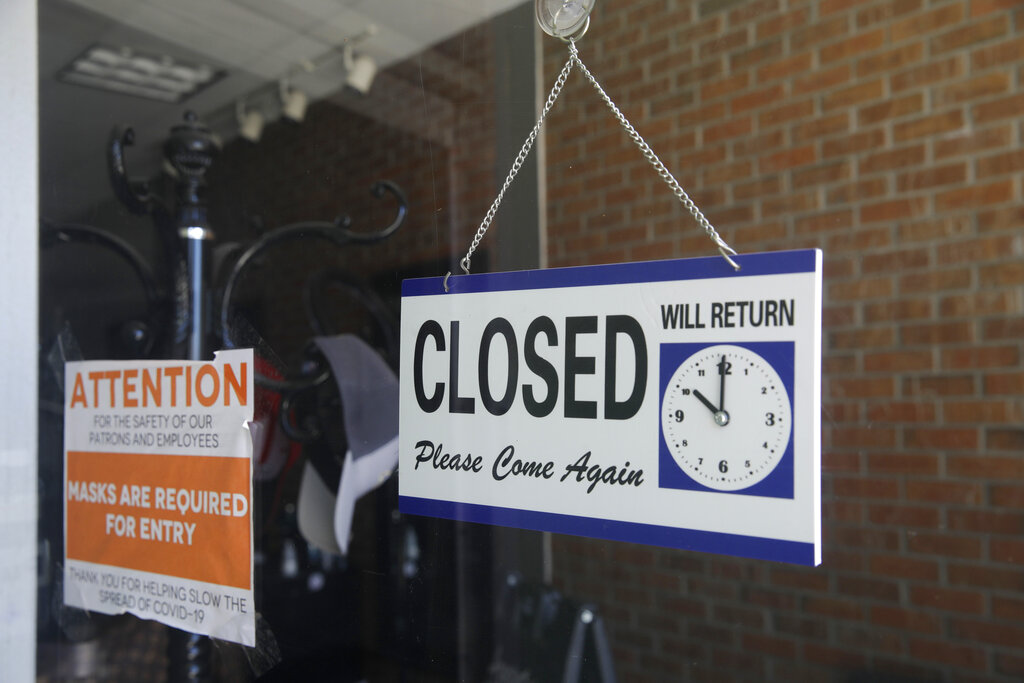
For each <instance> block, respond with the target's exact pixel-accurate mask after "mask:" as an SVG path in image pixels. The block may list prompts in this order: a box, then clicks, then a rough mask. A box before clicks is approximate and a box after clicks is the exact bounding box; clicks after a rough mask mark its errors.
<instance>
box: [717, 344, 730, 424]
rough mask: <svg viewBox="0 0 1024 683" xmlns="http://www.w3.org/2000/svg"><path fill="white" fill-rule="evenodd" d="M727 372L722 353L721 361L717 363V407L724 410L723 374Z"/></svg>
mask: <svg viewBox="0 0 1024 683" xmlns="http://www.w3.org/2000/svg"><path fill="white" fill-rule="evenodd" d="M727 374H728V365H727V364H726V362H725V354H724V353H723V354H722V362H721V363H719V364H718V377H719V383H718V409H719V410H721V411H725V376H726V375H727Z"/></svg>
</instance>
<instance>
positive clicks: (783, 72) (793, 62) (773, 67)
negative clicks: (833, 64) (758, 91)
mask: <svg viewBox="0 0 1024 683" xmlns="http://www.w3.org/2000/svg"><path fill="white" fill-rule="evenodd" d="M813 64H814V54H813V53H811V52H805V53H803V54H798V55H794V56H792V57H786V58H785V59H780V60H777V61H774V62H771V63H769V64H765V65H764V66H761V67H759V68H758V70H757V81H758V82H759V83H766V82H768V81H772V80H775V79H777V78H789V77H791V76H794V75H796V74H799V73H806V72H807V71H808V70H809V69H811V67H812V65H813Z"/></svg>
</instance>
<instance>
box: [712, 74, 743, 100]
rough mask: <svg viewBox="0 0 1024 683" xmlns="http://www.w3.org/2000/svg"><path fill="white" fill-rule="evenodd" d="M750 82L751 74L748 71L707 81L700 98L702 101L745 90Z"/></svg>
mask: <svg viewBox="0 0 1024 683" xmlns="http://www.w3.org/2000/svg"><path fill="white" fill-rule="evenodd" d="M749 84H750V74H749V73H748V72H746V71H743V72H740V73H738V74H735V75H733V76H729V77H727V78H722V79H719V80H717V81H706V82H704V84H703V85H701V88H700V98H701V100H702V101H704V102H707V101H709V100H713V99H715V98H716V97H724V96H725V95H729V94H731V93H734V92H738V91H740V90H743V89H744V88H746V87H747V86H748V85H749Z"/></svg>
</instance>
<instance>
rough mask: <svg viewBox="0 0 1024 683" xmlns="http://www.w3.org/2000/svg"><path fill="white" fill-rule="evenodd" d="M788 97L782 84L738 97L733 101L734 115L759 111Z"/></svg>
mask: <svg viewBox="0 0 1024 683" xmlns="http://www.w3.org/2000/svg"><path fill="white" fill-rule="evenodd" d="M785 97H786V89H785V87H784V86H783V85H782V84H777V85H771V86H768V87H767V88H761V89H760V90H754V91H753V92H750V93H747V94H744V95H738V96H736V97H734V98H733V100H732V113H733V114H742V113H743V112H746V111H750V110H751V109H758V108H760V107H764V106H767V105H771V104H777V103H778V102H779V101H781V100H783V99H784V98H785Z"/></svg>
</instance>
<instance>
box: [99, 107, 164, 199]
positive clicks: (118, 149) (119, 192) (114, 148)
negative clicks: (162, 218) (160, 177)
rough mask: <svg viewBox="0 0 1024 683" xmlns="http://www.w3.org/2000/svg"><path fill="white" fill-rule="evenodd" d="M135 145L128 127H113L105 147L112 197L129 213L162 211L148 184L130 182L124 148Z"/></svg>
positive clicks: (136, 181) (140, 181) (132, 134)
mask: <svg viewBox="0 0 1024 683" xmlns="http://www.w3.org/2000/svg"><path fill="white" fill-rule="evenodd" d="M134 144H135V130H134V129H132V128H131V127H130V126H115V127H114V129H113V130H112V131H111V132H110V142H109V144H108V145H107V170H108V172H109V174H110V185H111V187H113V189H114V195H115V196H116V197H117V198H118V200H120V202H121V203H122V204H124V205H125V206H126V207H127V208H128V210H129V211H131V212H132V213H134V214H138V215H140V216H142V215H147V214H151V213H154V211H155V210H156V209H161V210H162V209H164V207H163V205H162V203H161V202H160V200H159V198H158V197H157V196H156V195H154V194H153V193H152V192H151V191H150V189H149V183H147V182H145V181H142V180H130V179H129V177H128V168H127V164H126V161H125V148H126V147H131V146H132V145H134Z"/></svg>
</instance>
